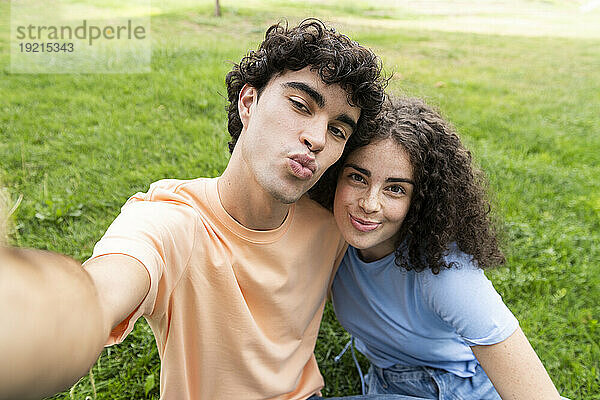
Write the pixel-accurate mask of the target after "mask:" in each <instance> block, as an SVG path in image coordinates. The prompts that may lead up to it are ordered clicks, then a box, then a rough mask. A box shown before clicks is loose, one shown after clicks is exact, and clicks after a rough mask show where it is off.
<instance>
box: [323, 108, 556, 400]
mask: <svg viewBox="0 0 600 400" xmlns="http://www.w3.org/2000/svg"><path fill="white" fill-rule="evenodd" d="M357 139H359V140H358V142H355V143H354V145H353V144H352V143H349V146H348V149H347V151H346V154H345V155H344V157H343V158H342V159H341V160H340V164H339V165H338V166H337V170H333V171H332V172H331V173H330V176H329V179H327V178H326V179H324V180H323V181H322V182H321V183H320V184H319V186H317V187H316V188H315V189H314V191H313V193H312V195H313V197H314V198H315V199H317V200H319V201H320V202H321V203H323V204H324V205H325V206H328V207H330V208H333V211H334V214H335V219H336V222H337V224H338V226H339V228H340V230H341V232H342V234H343V235H344V237H345V239H346V241H347V242H348V243H349V244H350V247H349V249H348V252H347V253H346V255H345V257H344V260H343V262H342V264H341V266H340V268H339V270H338V272H337V275H336V278H335V280H334V283H333V286H332V299H333V305H334V309H335V312H336V315H337V317H338V320H339V321H340V323H341V324H342V325H343V326H344V328H345V329H346V330H347V331H348V332H350V333H351V335H352V336H353V338H354V339H355V343H356V347H357V348H358V350H359V351H360V352H361V353H363V354H364V355H365V356H366V357H367V358H368V359H369V361H370V362H371V367H370V369H369V374H368V382H367V383H368V392H369V393H396V394H404V395H413V396H422V397H427V398H436V399H453V400H454V399H474V400H475V399H476V400H482V399H499V398H502V399H527V400H532V399H544V400H550V399H559V398H560V396H559V394H558V392H557V391H556V388H555V387H554V385H553V383H552V381H551V379H550V377H549V376H548V374H547V372H546V370H545V369H544V367H543V365H542V363H541V362H540V360H539V358H538V357H537V355H536V353H535V352H534V350H533V349H532V347H531V345H530V344H529V342H528V340H527V338H526V337H525V335H524V334H523V331H522V330H521V329H520V328H519V324H518V321H517V320H516V319H515V317H514V316H513V314H512V313H511V312H510V310H509V309H508V308H507V307H506V305H504V303H503V302H502V299H501V297H500V295H499V294H498V293H497V292H496V291H495V290H494V287H493V286H492V284H491V282H490V281H489V280H488V279H487V278H486V277H485V275H484V273H483V269H485V268H487V267H491V266H494V265H498V264H502V263H503V262H504V257H503V255H502V253H501V251H500V250H499V248H498V243H497V240H496V235H495V232H494V229H493V224H492V223H491V220H490V217H489V203H488V201H487V200H486V196H485V190H484V186H483V180H482V176H481V174H480V173H479V172H478V171H477V170H475V169H474V168H473V167H472V165H471V155H470V153H469V151H467V150H466V149H465V148H464V147H463V146H462V144H461V142H460V139H459V137H458V136H457V134H456V133H455V131H454V130H453V128H452V127H451V125H450V124H449V123H447V122H446V121H445V120H444V119H443V118H442V117H441V116H440V115H439V114H438V113H437V112H436V111H435V110H433V109H432V108H430V107H428V106H427V105H426V104H425V103H424V102H422V101H421V100H418V99H398V100H394V101H391V100H390V101H388V102H387V104H386V105H385V106H384V109H383V111H382V113H381V115H380V117H379V121H378V127H377V128H376V129H375V130H374V131H373V132H371V133H368V134H366V136H363V137H362V138H360V137H358V136H357ZM360 141H362V143H360ZM360 146H362V147H360ZM334 177H335V178H336V179H334ZM335 180H337V182H336V183H337V188H336V189H335V198H334V199H332V198H331V196H330V195H328V194H329V193H333V192H334V189H333V188H334V186H333V185H334V181H335Z"/></svg>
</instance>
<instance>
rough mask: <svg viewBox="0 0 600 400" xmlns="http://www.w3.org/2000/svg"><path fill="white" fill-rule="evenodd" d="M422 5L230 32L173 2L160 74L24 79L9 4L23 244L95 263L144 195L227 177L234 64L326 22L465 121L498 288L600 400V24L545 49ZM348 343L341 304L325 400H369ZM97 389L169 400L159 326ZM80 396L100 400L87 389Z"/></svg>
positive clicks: (4, 147)
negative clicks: (95, 254) (495, 248)
mask: <svg viewBox="0 0 600 400" xmlns="http://www.w3.org/2000/svg"><path fill="white" fill-rule="evenodd" d="M392 3H393V4H399V5H398V6H394V7H392V5H391V4H392ZM450 3H451V5H452V2H450ZM408 4H409V3H408V2H407V3H401V2H387V3H386V2H383V3H382V4H378V5H377V6H370V5H368V4H367V3H366V2H342V3H341V4H337V3H336V2H325V3H324V4H323V5H317V3H316V2H315V3H309V5H308V6H306V5H300V4H299V3H285V2H281V1H269V2H264V1H263V2H260V1H252V2H248V3H247V5H246V6H236V5H233V4H228V3H225V4H223V11H224V16H223V17H222V18H221V19H216V18H214V17H213V16H212V2H208V3H203V4H200V5H198V4H197V3H196V2H175V1H170V0H169V1H167V0H163V1H161V2H156V3H153V12H154V15H153V17H152V34H153V40H154V46H153V58H152V72H151V73H149V74H132V75H125V74H115V75H112V74H111V75H93V74H90V75H84V74H71V75H48V74H39V75H11V74H8V70H9V63H10V60H9V56H8V52H9V40H8V29H9V21H8V19H7V18H8V17H4V16H7V15H8V10H9V3H8V2H7V1H5V0H4V1H0V15H2V17H0V180H1V181H2V182H3V183H4V184H5V185H6V186H8V188H9V192H10V193H11V195H12V197H13V199H15V200H16V198H17V197H18V196H19V195H20V194H22V195H23V202H22V204H21V205H20V207H19V208H18V210H17V212H16V214H15V229H14V230H13V232H12V235H11V239H12V241H13V243H15V244H16V245H19V246H32V247H38V248H46V249H51V250H55V251H59V252H63V253H66V254H70V255H72V256H74V257H76V258H77V259H79V260H84V259H85V258H87V257H89V255H90V254H91V251H92V248H93V245H94V243H95V242H96V241H97V240H98V239H99V238H100V237H101V236H102V234H103V232H104V230H105V229H106V228H107V226H108V225H109V224H110V222H111V221H112V220H113V219H114V218H115V216H116V215H117V214H118V212H119V208H120V206H121V205H122V204H123V203H124V202H125V200H126V199H127V198H128V197H129V196H130V195H131V194H133V193H135V192H137V191H146V190H147V188H148V186H149V184H150V183H151V182H153V181H156V180H158V179H161V178H165V177H173V178H181V179H185V178H193V177H197V176H217V175H218V174H219V172H220V171H222V170H223V169H224V167H225V165H226V163H227V159H228V152H227V150H226V143H227V140H228V135H227V132H226V118H225V112H224V107H225V105H226V101H225V96H224V95H225V92H226V91H225V85H224V76H225V74H226V73H227V71H228V70H229V69H230V67H231V62H232V61H237V60H239V59H240V58H241V56H242V55H243V54H244V53H245V52H246V51H247V50H248V49H250V48H255V47H256V45H257V44H258V43H259V42H260V40H261V38H262V36H263V34H264V30H265V28H266V27H267V26H268V25H269V24H271V23H272V22H274V21H277V20H279V19H281V17H283V16H287V17H288V18H289V20H290V21H291V22H296V21H298V20H299V19H300V18H302V17H304V16H308V15H315V16H320V17H322V18H324V19H326V20H328V21H332V22H334V23H335V25H336V26H337V27H339V29H340V30H341V31H343V32H345V33H348V34H350V36H351V37H352V38H353V39H355V40H358V41H359V42H361V43H363V44H366V45H368V46H370V47H372V48H373V49H374V50H375V51H376V52H377V53H378V54H380V55H381V57H382V58H383V60H384V63H385V66H386V70H387V72H388V73H392V72H393V73H394V77H393V78H392V80H391V82H390V86H389V90H390V91H391V92H392V93H395V94H408V95H414V96H422V97H425V98H426V99H427V100H428V101H429V102H430V103H432V104H434V105H437V106H439V108H440V109H441V110H442V111H443V113H444V114H445V115H446V116H447V117H448V118H449V119H450V120H451V121H453V123H454V124H455V126H456V127H457V128H458V130H459V132H460V133H461V136H462V138H463V140H464V141H465V142H466V143H467V145H468V146H469V148H471V149H472V151H473V154H474V155H475V158H476V160H477V162H478V163H479V164H480V165H481V166H482V167H483V168H484V169H485V171H486V173H487V175H488V178H489V183H490V190H491V192H492V193H493V198H494V200H495V204H496V207H495V212H496V214H497V215H498V216H499V218H500V219H501V220H502V221H503V223H502V227H503V230H504V234H505V244H504V248H505V250H506V253H507V256H508V265H507V266H506V267H504V268H501V269H498V270H496V271H493V272H491V273H489V274H488V276H490V278H491V279H492V280H493V282H494V285H495V287H496V288H497V289H498V291H499V292H500V293H501V294H502V295H503V298H504V300H505V302H506V303H507V304H508V305H509V307H510V308H511V310H512V311H513V312H514V314H515V315H516V316H517V318H518V319H519V321H520V322H521V326H522V327H523V330H524V331H525V333H526V334H527V336H528V337H529V339H530V341H531V342H532V344H533V346H534V348H535V349H536V351H537V352H538V354H539V356H540V358H541V359H542V361H543V362H544V364H545V365H546V367H547V369H548V371H549V373H550V375H551V376H552V378H553V380H554V382H555V383H556V385H557V387H558V388H559V390H560V392H561V393H562V394H563V395H564V396H567V397H570V398H572V399H600V362H599V360H600V347H599V346H600V326H599V323H598V320H600V305H599V302H598V299H600V278H599V276H600V266H599V263H598V260H600V179H598V176H600V151H599V149H600V128H599V127H600V113H598V110H599V109H600V69H599V68H598V65H600V40H599V39H598V38H599V37H600V36H598V35H597V29H596V28H595V27H593V26H592V25H586V24H587V22H586V21H588V20H590V18H592V17H595V18H597V17H598V13H595V14H592V15H584V16H582V19H581V22H580V25H582V26H579V27H578V28H577V30H576V32H575V33H576V34H572V35H568V34H565V33H564V31H561V30H560V29H557V30H556V32H555V33H556V34H553V35H550V36H541V37H538V36H539V35H533V34H531V32H528V31H527V30H526V29H525V30H523V31H518V30H513V31H511V32H510V34H502V35H497V34H494V31H493V30H490V31H489V32H479V33H473V30H474V29H470V27H469V26H464V27H462V28H464V29H460V28H461V27H460V26H458V25H457V23H456V21H455V19H453V18H454V17H455V16H453V15H450V14H448V15H446V14H443V13H442V14H441V15H433V16H431V15H426V14H425V13H424V12H423V10H419V9H414V8H412V9H411V8H410V7H409V6H408ZM440 4H441V2H440ZM483 4H487V5H488V6H489V7H488V8H487V9H482V10H479V11H478V13H476V15H475V16H476V17H478V18H481V20H482V21H484V20H485V18H484V17H486V18H487V17H489V15H499V14H501V18H504V19H506V20H507V21H510V19H511V18H521V16H520V15H521V14H519V12H520V11H519V10H521V8H520V7H527V8H533V9H537V8H539V9H540V10H545V11H548V10H550V11H552V12H553V13H554V14H552V13H549V14H548V13H547V15H546V17H545V18H542V19H540V20H539V21H538V23H539V24H542V25H544V29H545V30H544V32H552V31H553V30H552V27H553V25H552V24H553V23H554V21H556V20H558V19H560V16H561V15H565V19H566V20H567V21H570V19H572V18H575V16H576V13H577V7H576V4H574V3H573V2H568V1H554V2H533V1H530V2H512V3H508V2H507V4H508V6H507V7H508V8H507V9H506V11H503V12H500V11H499V10H498V9H496V8H494V6H493V3H491V2H487V3H486V2H483ZM511 7H512V8H511ZM536 7H537V8H536ZM550 11H548V12H550ZM499 18H500V17H499ZM414 21H421V22H427V23H426V24H424V25H423V27H424V28H426V29H416V26H415V25H413V23H414ZM433 22H435V24H434V23H433ZM436 26H438V29H437V30H436V29H432V28H434V27H436ZM557 26H559V27H560V26H562V25H557ZM586 26H587V27H590V26H592V27H590V29H587V30H586V29H583V28H585V27H586ZM574 31H575V30H574ZM582 32H583V33H582ZM585 32H588V34H585ZM567 33H568V32H567ZM347 339H348V335H347V334H346V333H345V332H344V331H343V330H342V329H341V328H340V327H339V325H338V324H337V322H335V317H334V315H333V312H332V310H331V309H330V307H329V306H328V307H327V309H326V315H325V318H324V321H323V324H322V327H321V333H320V339H319V341H318V344H317V353H316V354H317V359H318V361H319V364H320V366H321V369H322V372H323V374H324V376H325V380H326V388H325V390H324V394H325V395H328V396H333V395H343V394H355V393H358V391H359V381H358V376H357V374H356V371H355V368H354V367H353V365H352V362H351V357H350V356H349V355H346V356H345V357H344V358H343V359H342V361H341V362H340V363H339V364H335V363H334V362H333V357H334V356H335V355H336V354H337V353H339V351H341V349H342V348H343V346H344V344H345V343H346V341H347ZM65 357H68V355H65ZM361 361H362V363H363V368H366V363H365V360H364V359H363V358H361ZM59 362H60V361H59ZM93 376H94V381H95V387H96V391H97V398H98V399H132V398H135V399H138V398H158V383H159V382H158V381H159V365H158V356H157V352H156V346H155V344H154V339H153V337H152V334H151V331H150V330H149V328H148V325H147V324H146V323H145V322H144V321H142V320H140V321H139V322H138V323H137V325H136V328H135V330H134V332H133V333H132V335H130V337H128V338H127V340H126V341H125V343H124V344H122V345H120V346H116V347H113V348H109V349H106V350H105V351H104V352H103V354H102V356H101V357H100V359H99V361H98V363H97V364H96V365H95V366H94V368H93ZM73 395H74V397H75V398H78V399H79V398H81V399H83V398H85V397H86V396H92V397H93V390H92V386H91V383H90V379H89V378H88V377H85V378H83V379H82V380H81V382H80V383H79V384H78V385H76V386H75V387H74V389H73ZM55 398H56V399H69V398H70V396H69V394H68V393H64V394H62V395H58V396H56V397H55Z"/></svg>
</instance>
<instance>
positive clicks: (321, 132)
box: [300, 121, 328, 153]
mask: <svg viewBox="0 0 600 400" xmlns="http://www.w3.org/2000/svg"><path fill="white" fill-rule="evenodd" d="M327 129H328V123H327V121H314V123H311V124H309V125H308V126H307V127H306V129H304V130H303V132H302V134H301V135H300V141H301V142H302V143H303V144H304V145H305V146H306V147H308V149H309V150H310V151H312V152H313V153H318V152H320V151H321V150H323V148H324V147H325V142H326V140H327Z"/></svg>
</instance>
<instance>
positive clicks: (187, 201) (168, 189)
mask: <svg viewBox="0 0 600 400" xmlns="http://www.w3.org/2000/svg"><path fill="white" fill-rule="evenodd" d="M211 180H212V178H196V179H187V180H183V179H161V180H159V181H156V182H153V183H151V184H150V188H149V189H148V191H147V192H145V193H144V192H139V193H136V194H134V195H133V196H131V197H130V198H129V200H128V203H131V202H136V201H152V202H170V203H180V204H182V205H188V206H190V207H192V208H196V206H197V204H198V203H199V202H202V200H203V198H204V196H205V187H206V185H207V184H208V183H209V182H210V181H211Z"/></svg>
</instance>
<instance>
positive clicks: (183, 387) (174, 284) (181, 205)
mask: <svg viewBox="0 0 600 400" xmlns="http://www.w3.org/2000/svg"><path fill="white" fill-rule="evenodd" d="M217 179H218V178H214V179H205V178H201V179H195V180H190V181H179V180H163V181H159V182H156V183H154V184H152V185H151V187H150V190H149V191H148V193H138V194H136V195H134V196H132V197H131V198H130V199H129V200H128V201H127V203H126V204H125V205H124V206H123V208H122V210H121V214H120V215H119V216H118V217H117V219H116V220H115V221H114V222H113V223H112V225H111V226H110V227H109V228H108V230H107V232H106V234H105V235H104V237H103V238H102V239H101V240H100V241H99V242H98V243H97V244H96V246H95V248H94V253H93V255H92V258H96V257H101V256H103V255H107V254H125V255H128V256H131V257H133V258H135V259H137V260H139V261H140V262H141V263H142V264H143V265H144V266H145V267H146V269H147V270H148V273H149V275H150V282H151V284H150V290H149V292H148V294H147V295H146V297H145V299H144V300H143V302H142V303H141V304H140V306H139V307H138V308H137V309H136V311H134V312H133V313H132V314H131V315H130V316H129V317H128V318H127V319H126V320H125V321H123V322H122V323H121V324H120V325H118V326H117V327H116V328H115V329H114V330H113V332H112V334H111V338H110V340H109V343H108V345H110V344H114V343H119V342H121V341H123V339H124V338H125V337H126V336H127V334H129V332H131V330H132V329H133V325H134V323H135V321H136V320H137V319H138V318H139V317H140V316H142V315H143V316H144V317H145V318H146V319H147V321H148V322H149V324H150V326H151V327H152V330H153V332H154V336H155V338H156V343H157V346H158V352H159V355H160V359H161V388H160V394H161V399H165V400H184V399H190V400H191V399H194V400H195V399H209V400H218V399H306V398H307V397H310V396H311V395H312V394H314V393H316V392H318V391H319V390H320V389H321V388H322V387H323V378H322V377H321V374H320V373H319V370H318V366H317V362H316V360H315V357H314V355H313V350H314V346H315V342H316V340H317V335H318V331H319V325H320V321H321V317H322V313H323V307H324V304H325V298H326V295H327V291H328V289H329V285H330V281H331V278H332V275H333V272H334V266H337V265H338V264H339V262H340V260H341V258H342V256H343V253H344V250H345V244H344V241H343V238H342V237H341V235H340V233H339V232H338V230H337V228H336V225H335V222H334V220H333V217H332V216H331V214H330V213H329V212H328V211H327V210H325V209H323V208H322V207H320V206H319V205H318V204H317V203H315V202H313V201H312V200H310V199H308V198H306V197H303V198H302V199H300V200H299V201H298V202H297V203H296V204H294V205H292V206H291V208H290V211H289V213H288V215H287V217H286V219H285V221H284V223H283V224H282V225H281V226H280V227H279V228H277V229H274V230H269V231H255V230H250V229H247V228H245V227H244V226H242V225H240V224H239V223H238V222H236V221H235V220H234V219H233V218H232V217H231V216H230V215H229V214H227V212H226V211H225V209H224V208H223V207H222V205H221V202H220V200H219V195H218V192H217Z"/></svg>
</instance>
